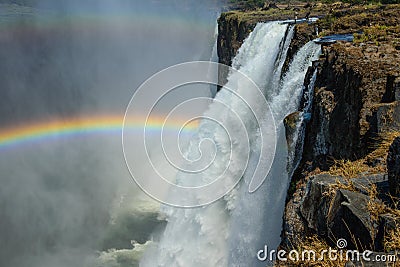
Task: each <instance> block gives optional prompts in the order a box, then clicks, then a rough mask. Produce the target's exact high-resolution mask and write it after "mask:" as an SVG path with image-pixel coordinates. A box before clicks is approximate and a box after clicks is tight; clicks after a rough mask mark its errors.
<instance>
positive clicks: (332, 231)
mask: <svg viewBox="0 0 400 267" xmlns="http://www.w3.org/2000/svg"><path fill="white" fill-rule="evenodd" d="M368 201H369V197H368V196H366V195H364V194H361V193H358V192H352V191H349V190H343V189H340V190H338V191H337V192H336V195H335V198H334V200H333V202H332V204H331V207H330V210H329V213H328V215H327V224H328V230H329V239H331V240H333V241H334V240H336V239H339V238H344V239H346V240H347V243H348V246H347V248H349V249H357V248H364V249H373V248H374V244H373V243H374V239H375V236H376V230H375V227H376V226H374V223H373V222H372V220H371V216H370V214H369V211H368Z"/></svg>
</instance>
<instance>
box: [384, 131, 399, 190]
mask: <svg viewBox="0 0 400 267" xmlns="http://www.w3.org/2000/svg"><path fill="white" fill-rule="evenodd" d="M387 168H388V174H389V185H390V193H391V194H392V195H393V196H395V197H400V137H398V138H396V139H395V140H394V142H393V144H392V145H391V146H390V149H389V154H388V158H387Z"/></svg>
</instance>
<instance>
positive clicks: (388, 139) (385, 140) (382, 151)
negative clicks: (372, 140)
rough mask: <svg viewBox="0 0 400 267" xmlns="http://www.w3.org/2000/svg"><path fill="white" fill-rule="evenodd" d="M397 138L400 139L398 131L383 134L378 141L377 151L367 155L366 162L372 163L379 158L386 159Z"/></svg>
mask: <svg viewBox="0 0 400 267" xmlns="http://www.w3.org/2000/svg"><path fill="white" fill-rule="evenodd" d="M397 137H400V132H397V131H392V132H385V133H384V134H381V135H380V136H379V137H378V138H377V140H376V141H377V142H376V145H375V146H374V148H375V150H374V151H372V152H371V153H369V154H368V155H367V157H366V160H367V161H372V160H374V159H378V158H386V157H387V154H388V151H389V147H390V145H391V144H392V143H393V141H394V139H396V138H397Z"/></svg>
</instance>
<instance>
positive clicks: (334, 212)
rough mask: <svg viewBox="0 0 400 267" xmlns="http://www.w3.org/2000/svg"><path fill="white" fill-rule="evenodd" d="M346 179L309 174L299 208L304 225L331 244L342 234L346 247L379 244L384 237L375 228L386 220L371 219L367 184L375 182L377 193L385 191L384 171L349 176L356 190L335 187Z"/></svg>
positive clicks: (386, 188)
mask: <svg viewBox="0 0 400 267" xmlns="http://www.w3.org/2000/svg"><path fill="white" fill-rule="evenodd" d="M337 181H339V182H340V183H342V184H347V183H348V180H346V179H344V178H343V177H340V176H332V175H329V174H319V175H316V176H313V177H311V178H310V180H309V182H308V183H307V186H306V190H305V194H304V197H303V200H302V202H301V203H300V207H299V211H300V215H301V217H302V218H303V220H304V224H305V227H307V229H308V230H310V231H311V232H314V233H316V234H318V235H319V236H321V237H322V238H324V239H325V240H326V241H327V242H328V243H329V244H330V245H331V246H335V240H337V239H339V238H344V239H346V240H347V242H348V248H350V249H356V248H361V247H362V248H364V249H367V248H368V249H375V248H381V247H382V243H383V238H377V237H378V228H379V226H380V225H382V223H383V224H385V223H384V222H386V221H387V220H386V221H383V219H381V221H382V223H379V222H373V221H372V219H371V216H370V213H369V210H368V202H369V201H370V198H369V196H368V190H367V189H368V188H369V187H371V185H372V184H375V185H376V186H377V188H378V193H379V195H382V196H384V195H385V194H387V191H388V179H387V176H386V175H385V174H377V175H363V176H360V177H357V178H354V179H351V181H352V184H353V186H354V189H355V191H349V190H345V189H338V188H337V187H334V185H335V184H336V183H337Z"/></svg>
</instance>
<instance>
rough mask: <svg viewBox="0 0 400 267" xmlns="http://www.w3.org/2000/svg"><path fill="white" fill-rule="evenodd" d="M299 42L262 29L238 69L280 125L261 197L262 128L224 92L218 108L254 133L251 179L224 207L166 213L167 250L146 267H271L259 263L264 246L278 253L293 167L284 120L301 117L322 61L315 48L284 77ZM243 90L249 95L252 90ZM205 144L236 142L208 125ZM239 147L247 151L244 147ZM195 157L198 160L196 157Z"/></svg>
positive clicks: (212, 111) (285, 28)
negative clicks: (255, 178) (306, 87)
mask: <svg viewBox="0 0 400 267" xmlns="http://www.w3.org/2000/svg"><path fill="white" fill-rule="evenodd" d="M292 36H293V27H292V26H289V25H288V24H282V23H280V22H269V23H260V24H258V25H257V26H256V27H255V29H254V31H253V32H252V33H251V34H250V35H249V37H248V38H247V39H246V40H245V42H244V43H243V45H242V47H241V48H240V49H239V51H238V54H237V56H236V57H235V58H234V59H233V63H232V65H233V67H234V68H236V69H238V70H239V71H241V72H242V73H244V74H246V75H247V76H249V77H250V78H251V79H252V80H253V81H254V82H255V83H256V84H257V85H258V86H259V88H261V90H262V91H263V94H264V95H265V96H266V97H267V98H268V99H269V100H270V107H271V110H272V112H273V114H274V117H275V121H276V123H277V126H276V127H277V129H276V130H277V136H278V140H274V142H275V141H277V151H276V155H275V160H274V162H273V165H272V169H271V172H270V173H269V175H268V177H267V179H266V180H265V182H264V184H262V186H261V187H260V188H259V189H258V190H257V191H256V192H255V193H253V194H250V193H249V192H248V188H249V183H250V180H251V178H252V175H251V174H252V171H253V170H254V168H255V167H256V166H255V165H256V163H257V159H258V156H259V154H260V151H259V147H260V136H259V130H258V128H257V127H258V125H257V123H254V116H253V115H252V114H251V112H249V111H248V110H247V109H246V108H243V104H240V103H239V102H238V101H236V99H235V97H234V95H233V94H232V92H230V91H229V90H225V89H224V88H222V90H221V91H220V92H219V93H218V94H217V95H216V97H215V99H216V101H220V102H222V103H224V104H225V105H227V106H228V107H229V108H230V109H232V110H234V111H235V112H236V113H237V114H238V115H239V116H240V118H241V119H242V121H243V122H244V124H245V125H246V129H247V131H248V138H249V143H250V151H251V153H250V156H249V161H248V166H247V169H246V171H245V173H244V175H243V179H242V180H241V182H240V183H239V184H238V186H237V187H236V188H235V189H234V190H233V191H231V192H230V193H228V194H227V195H226V196H225V197H224V198H223V199H221V200H219V201H217V202H215V203H213V204H210V205H208V206H204V207H200V208H193V209H181V208H172V207H169V206H163V208H162V212H163V213H164V215H165V216H166V218H167V221H168V224H167V226H166V229H165V230H164V232H163V233H162V234H161V239H160V242H158V243H157V244H154V245H153V246H152V247H151V248H149V249H147V250H146V252H145V255H144V257H143V258H142V260H141V266H265V262H264V263H263V262H258V261H257V257H256V253H257V251H258V249H259V248H262V247H263V246H264V244H267V245H268V246H270V247H277V246H278V244H279V241H280V237H279V236H280V229H281V224H282V219H281V218H282V214H283V209H284V201H285V197H286V191H287V187H288V173H287V169H286V164H285V163H286V161H287V156H288V154H287V150H288V148H287V146H286V141H285V137H284V131H283V124H282V120H283V118H284V117H285V116H286V115H287V114H289V113H291V112H293V111H295V110H296V109H297V107H298V105H299V102H300V95H301V92H302V89H303V88H302V85H303V81H304V76H305V74H306V71H307V68H308V66H310V64H311V62H312V61H313V60H315V59H317V57H318V55H319V53H320V48H319V46H318V45H315V44H314V43H312V42H310V43H307V44H306V45H305V46H304V47H303V48H301V49H300V50H299V51H298V53H297V54H296V55H295V56H294V59H293V60H292V62H291V63H290V67H289V69H288V71H287V73H285V74H282V68H283V64H284V61H285V59H286V56H287V49H288V47H289V44H290V41H291V38H292ZM233 83H234V84H235V85H237V84H239V85H240V83H241V81H240V79H239V80H238V79H237V77H235V76H234V74H231V75H230V76H228V82H227V85H226V87H227V88H229V87H230V85H232V84H233ZM238 88H239V90H241V91H242V92H241V93H245V90H246V88H241V87H240V86H239V87H238ZM259 101H260V100H258V99H254V100H253V102H252V103H249V105H250V106H251V107H255V108H258V105H259ZM206 114H207V115H210V116H213V117H218V118H219V119H220V121H222V122H223V123H224V124H226V125H231V124H234V123H235V121H233V118H232V117H231V116H229V114H226V113H225V112H224V110H221V109H220V108H219V107H218V106H217V105H216V104H215V105H214V104H213V103H212V104H211V105H210V107H209V109H208V111H207V112H206ZM201 138H208V139H212V140H213V142H214V144H216V147H217V148H219V149H221V151H222V152H224V151H225V149H224V148H227V147H228V143H229V141H230V140H229V138H228V136H226V135H225V134H224V133H223V131H221V129H218V127H216V126H215V125H213V124H212V123H206V122H205V123H202V124H201V126H200V130H199V136H197V139H201ZM234 141H235V142H239V143H240V139H234ZM271 142H272V141H271ZM233 145H234V146H235V145H237V144H236V143H234V144H233ZM264 145H265V144H264ZM196 147H197V146H196ZM265 147H268V144H266V146H265ZM187 151H189V157H190V155H191V153H196V152H197V153H198V150H196V149H195V148H192V147H190V145H189V147H188V148H187ZM230 152H232V153H233V160H238V161H240V160H241V157H242V160H247V158H245V157H246V155H242V154H241V153H237V152H236V154H235V150H232V151H230ZM219 155H220V156H218V157H216V158H215V160H214V162H213V168H214V170H217V169H218V167H219V168H224V166H225V163H226V161H227V160H229V156H230V154H229V153H227V152H225V153H220V154H219ZM192 156H193V157H194V158H196V157H197V155H196V154H193V155H192ZM208 175H212V172H209V173H208ZM209 178H212V177H209Z"/></svg>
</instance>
